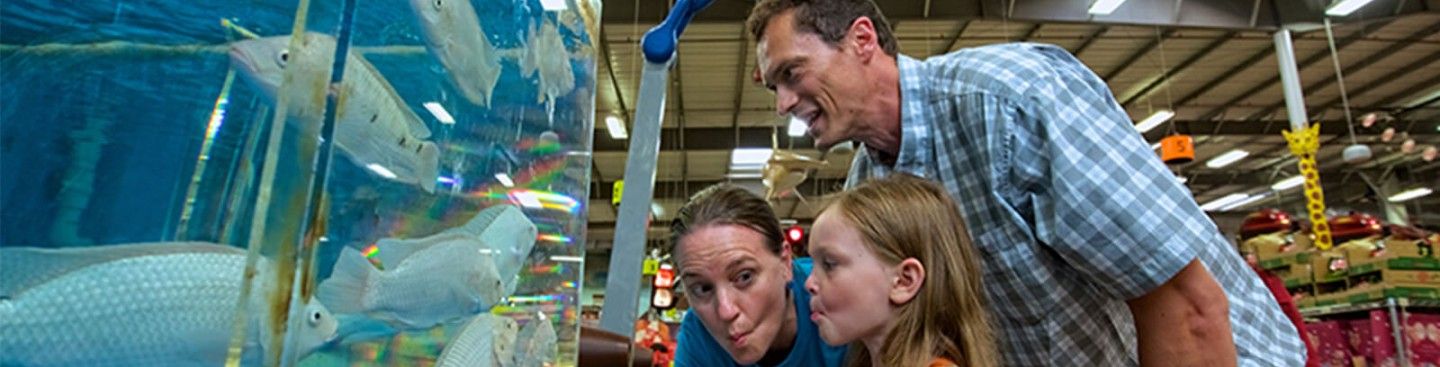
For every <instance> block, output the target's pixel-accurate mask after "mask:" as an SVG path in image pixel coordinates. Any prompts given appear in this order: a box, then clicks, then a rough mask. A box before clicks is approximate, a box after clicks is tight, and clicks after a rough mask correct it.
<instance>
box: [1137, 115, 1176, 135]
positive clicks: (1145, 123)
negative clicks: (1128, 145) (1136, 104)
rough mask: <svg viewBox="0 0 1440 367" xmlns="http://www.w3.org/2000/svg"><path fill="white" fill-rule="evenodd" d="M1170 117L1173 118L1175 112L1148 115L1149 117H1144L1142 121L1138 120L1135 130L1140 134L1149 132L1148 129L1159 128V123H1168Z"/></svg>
mask: <svg viewBox="0 0 1440 367" xmlns="http://www.w3.org/2000/svg"><path fill="white" fill-rule="evenodd" d="M1172 117H1175V111H1171V110H1159V111H1155V113H1153V114H1150V117H1146V118H1145V119H1144V120H1140V123H1138V124H1135V130H1138V131H1140V132H1141V133H1144V132H1146V131H1150V129H1154V128H1155V127H1156V126H1160V124H1161V123H1164V122H1165V121H1170V118H1172Z"/></svg>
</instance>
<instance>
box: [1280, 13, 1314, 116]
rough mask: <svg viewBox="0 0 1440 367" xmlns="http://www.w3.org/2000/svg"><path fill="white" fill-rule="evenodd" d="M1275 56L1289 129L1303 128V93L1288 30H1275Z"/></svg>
mask: <svg viewBox="0 0 1440 367" xmlns="http://www.w3.org/2000/svg"><path fill="white" fill-rule="evenodd" d="M1275 56H1276V58H1277V59H1278V60H1276V61H1277V62H1278V63H1279V64H1280V86H1281V87H1282V88H1284V90H1285V110H1286V112H1288V114H1289V117H1290V131H1301V130H1304V129H1305V127H1306V125H1307V123H1306V117H1305V95H1304V94H1303V93H1302V92H1301V89H1300V71H1299V70H1298V69H1297V68H1296V67H1295V46H1294V45H1293V44H1291V42H1290V30H1289V29H1281V30H1280V31H1279V32H1275Z"/></svg>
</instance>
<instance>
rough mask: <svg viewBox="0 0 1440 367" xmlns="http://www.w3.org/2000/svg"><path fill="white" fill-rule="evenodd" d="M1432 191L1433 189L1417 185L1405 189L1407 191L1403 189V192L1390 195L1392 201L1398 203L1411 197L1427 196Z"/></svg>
mask: <svg viewBox="0 0 1440 367" xmlns="http://www.w3.org/2000/svg"><path fill="white" fill-rule="evenodd" d="M1430 192H1431V190H1430V189H1428V188H1424V187H1417V188H1413V189H1409V190H1405V191H1403V192H1401V193H1399V194H1395V195H1390V198H1389V200H1390V201H1392V202H1397V203H1398V202H1401V201H1405V200H1410V199H1414V198H1418V197H1421V196H1425V195H1430Z"/></svg>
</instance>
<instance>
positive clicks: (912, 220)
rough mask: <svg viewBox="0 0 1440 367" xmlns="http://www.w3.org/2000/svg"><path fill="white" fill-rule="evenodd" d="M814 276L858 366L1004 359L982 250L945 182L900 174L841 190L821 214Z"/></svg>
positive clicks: (823, 316) (823, 329) (833, 338)
mask: <svg viewBox="0 0 1440 367" xmlns="http://www.w3.org/2000/svg"><path fill="white" fill-rule="evenodd" d="M810 256H811V257H812V258H814V259H815V262H817V263H819V264H820V266H819V267H817V268H816V269H815V273H814V274H812V275H811V276H810V279H809V280H808V281H806V283H805V289H806V290H807V291H808V292H809V293H810V294H811V299H810V302H811V310H812V311H811V312H812V313H811V316H810V317H811V318H812V319H813V320H815V324H816V325H818V327H819V329H820V336H821V337H822V338H823V339H825V342H826V343H829V344H847V343H850V344H852V347H851V348H852V349H851V352H850V355H851V363H850V365H852V366H927V365H928V366H932V367H936V366H966V367H982V366H994V365H998V364H999V361H1000V359H999V355H998V353H999V352H998V351H997V349H996V344H995V336H994V332H993V331H992V328H991V325H990V320H989V316H988V314H987V312H986V310H985V302H984V300H985V294H984V291H983V290H982V286H981V282H980V263H979V261H978V257H979V253H978V252H976V250H975V248H974V246H972V245H971V244H970V236H969V234H967V233H966V230H965V225H964V221H963V219H961V217H960V212H959V211H958V210H957V209H956V206H955V202H954V201H951V199H950V197H949V195H947V194H946V193H945V190H944V189H941V188H940V187H939V186H936V185H935V184H933V183H930V182H926V181H924V180H922V179H920V178H916V177H914V176H909V175H905V174H896V175H892V176H890V177H888V178H884V179H880V180H876V181H871V182H868V183H866V184H864V185H861V186H859V187H857V188H855V189H853V190H851V191H847V192H845V193H843V194H841V195H840V196H839V198H837V199H836V200H835V202H834V203H833V204H832V205H831V206H830V207H829V208H827V209H825V211H824V212H822V213H821V214H820V217H819V218H816V219H815V228H814V238H813V241H812V243H811V244H810Z"/></svg>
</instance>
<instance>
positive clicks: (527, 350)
mask: <svg viewBox="0 0 1440 367" xmlns="http://www.w3.org/2000/svg"><path fill="white" fill-rule="evenodd" d="M543 315H544V314H541V317H537V318H532V319H530V322H528V323H525V326H524V327H521V328H520V335H519V336H517V337H516V340H517V342H518V343H519V344H516V346H515V363H514V364H512V366H515V367H541V366H544V365H545V364H547V363H553V362H555V356H556V355H557V354H558V353H559V349H557V345H556V344H555V342H556V335H555V325H551V324H550V320H549V319H547V318H545V317H543Z"/></svg>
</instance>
